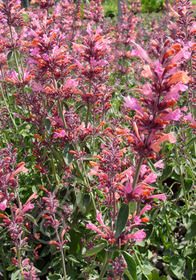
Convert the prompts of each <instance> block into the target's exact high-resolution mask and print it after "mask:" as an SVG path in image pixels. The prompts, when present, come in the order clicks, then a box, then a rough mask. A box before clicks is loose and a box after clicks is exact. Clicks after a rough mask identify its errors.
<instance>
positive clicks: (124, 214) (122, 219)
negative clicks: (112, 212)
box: [115, 203, 129, 239]
mask: <svg viewBox="0 0 196 280" xmlns="http://www.w3.org/2000/svg"><path fill="white" fill-rule="evenodd" d="M128 216H129V205H128V204H125V203H124V204H122V206H121V208H120V210H119V212H118V217H117V222H116V234H115V239H117V238H118V237H119V235H120V234H121V232H122V231H123V229H124V227H125V226H126V223H127V220H128Z"/></svg>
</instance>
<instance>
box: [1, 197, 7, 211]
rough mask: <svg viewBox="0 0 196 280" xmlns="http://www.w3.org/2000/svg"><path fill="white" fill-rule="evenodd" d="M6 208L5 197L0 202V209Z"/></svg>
mask: <svg viewBox="0 0 196 280" xmlns="http://www.w3.org/2000/svg"><path fill="white" fill-rule="evenodd" d="M6 208H7V199H5V200H4V201H2V202H1V203H0V210H2V211H5V209H6Z"/></svg>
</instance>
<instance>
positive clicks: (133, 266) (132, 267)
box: [122, 251, 137, 280]
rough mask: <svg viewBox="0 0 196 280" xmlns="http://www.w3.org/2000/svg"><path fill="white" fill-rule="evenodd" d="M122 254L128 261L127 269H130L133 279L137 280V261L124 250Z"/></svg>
mask: <svg viewBox="0 0 196 280" xmlns="http://www.w3.org/2000/svg"><path fill="white" fill-rule="evenodd" d="M122 254H123V256H124V259H125V261H126V263H127V269H128V271H129V273H130V275H131V277H132V278H133V280H137V274H136V263H135V260H134V258H133V257H132V256H131V255H129V254H128V253H127V252H125V251H122ZM127 276H128V275H127Z"/></svg>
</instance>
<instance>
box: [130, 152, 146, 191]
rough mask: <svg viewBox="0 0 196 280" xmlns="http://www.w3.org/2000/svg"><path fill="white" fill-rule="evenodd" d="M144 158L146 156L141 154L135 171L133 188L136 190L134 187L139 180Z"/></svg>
mask: <svg viewBox="0 0 196 280" xmlns="http://www.w3.org/2000/svg"><path fill="white" fill-rule="evenodd" d="M143 159H144V158H143V157H142V156H141V157H140V158H139V160H138V163H137V168H136V171H135V176H134V179H133V184H132V188H133V190H134V188H135V186H136V184H137V181H138V178H139V175H140V169H141V166H142V162H143Z"/></svg>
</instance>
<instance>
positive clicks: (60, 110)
mask: <svg viewBox="0 0 196 280" xmlns="http://www.w3.org/2000/svg"><path fill="white" fill-rule="evenodd" d="M57 102H58V107H59V113H60V115H61V119H62V122H63V125H64V129H66V123H65V118H64V116H63V109H62V105H61V102H60V100H58V101H57Z"/></svg>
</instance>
